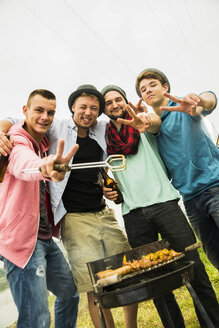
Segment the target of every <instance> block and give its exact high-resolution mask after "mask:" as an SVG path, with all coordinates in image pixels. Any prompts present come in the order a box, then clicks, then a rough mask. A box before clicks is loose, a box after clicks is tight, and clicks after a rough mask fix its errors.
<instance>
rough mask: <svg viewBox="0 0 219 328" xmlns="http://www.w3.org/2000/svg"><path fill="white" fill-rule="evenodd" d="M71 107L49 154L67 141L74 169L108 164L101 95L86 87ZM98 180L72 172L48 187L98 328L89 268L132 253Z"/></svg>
mask: <svg viewBox="0 0 219 328" xmlns="http://www.w3.org/2000/svg"><path fill="white" fill-rule="evenodd" d="M68 106H69V109H70V111H71V113H72V119H66V120H63V121H57V120H56V121H55V123H54V124H53V125H52V126H51V128H50V130H49V132H48V137H49V140H50V144H51V146H50V153H54V150H55V149H56V147H57V142H58V139H59V138H62V139H64V140H65V149H64V154H65V152H67V151H68V149H69V148H71V147H72V145H74V144H76V143H77V144H79V150H78V152H77V155H76V156H74V157H73V160H72V161H71V162H70V164H71V163H86V162H97V161H100V160H105V159H106V157H107V154H106V143H105V137H104V136H105V128H106V122H97V118H98V116H99V115H100V114H101V113H102V112H103V110H104V98H103V96H102V94H101V93H100V92H99V91H98V90H97V89H96V88H95V87H94V86H92V85H82V86H80V87H78V88H77V90H76V91H74V92H73V93H72V94H71V95H70V96H69V99H68ZM4 131H5V130H4ZM98 175H99V171H98V168H92V169H81V170H72V171H70V172H67V173H66V175H65V179H64V180H63V181H62V182H61V183H59V184H58V183H53V182H51V183H50V194H51V204H52V209H53V213H54V221H55V224H58V222H60V221H61V220H62V221H61V237H62V240H63V243H64V246H65V248H66V250H67V253H68V258H69V262H70V265H71V267H72V272H73V275H74V279H75V283H76V285H77V288H78V290H79V292H80V293H82V292H86V293H87V295H88V306H89V311H90V315H91V319H92V322H93V324H94V326H95V327H96V328H100V327H101V320H100V315H99V309H98V306H97V305H96V303H95V298H94V295H93V291H92V290H93V289H92V284H91V279H90V276H89V272H88V268H87V264H86V263H87V262H92V261H95V260H98V259H100V258H104V257H106V256H111V255H114V254H116V253H120V252H123V251H126V250H128V249H130V246H129V243H128V241H127V238H126V236H125V234H124V233H123V231H122V230H121V228H120V227H119V225H118V223H117V220H116V218H115V215H114V212H113V210H112V209H109V208H108V207H107V206H106V204H105V201H104V199H103V192H102V188H101V186H100V184H99V183H98ZM123 309H124V319H125V327H126V328H136V327H137V323H136V317H137V305H135V304H134V305H130V306H126V307H124V308H123ZM102 312H103V315H104V318H105V322H106V326H107V328H114V327H115V326H114V322H113V317H112V314H111V311H110V310H109V309H103V310H102Z"/></svg>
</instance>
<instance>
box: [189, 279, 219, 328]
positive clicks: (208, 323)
mask: <svg viewBox="0 0 219 328" xmlns="http://www.w3.org/2000/svg"><path fill="white" fill-rule="evenodd" d="M183 280H184V283H185V285H186V288H187V289H188V291H189V293H190V295H191V296H192V299H193V302H194V303H195V305H196V306H197V308H198V309H199V311H200V313H201V315H202V318H203V320H204V321H205V323H206V327H208V328H215V326H214V325H213V323H212V321H211V319H210V318H209V315H208V314H207V312H206V311H205V309H204V307H203V305H202V303H201V302H200V300H199V298H198V296H197V294H196V292H195V291H194V289H193V288H192V286H191V284H190V282H189V278H188V276H187V274H183Z"/></svg>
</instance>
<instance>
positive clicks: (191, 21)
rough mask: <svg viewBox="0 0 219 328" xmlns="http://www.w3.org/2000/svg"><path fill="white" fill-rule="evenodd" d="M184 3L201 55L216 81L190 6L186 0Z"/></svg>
mask: <svg viewBox="0 0 219 328" xmlns="http://www.w3.org/2000/svg"><path fill="white" fill-rule="evenodd" d="M184 5H185V9H186V12H187V15H188V17H189V21H190V24H191V27H192V30H193V32H194V35H195V37H196V39H197V42H198V45H199V48H200V53H201V55H202V58H203V59H204V61H205V62H206V66H207V67H208V71H209V72H210V74H211V77H212V79H213V80H214V82H216V81H215V78H214V75H213V72H212V70H211V67H210V65H209V62H208V60H207V57H206V56H205V52H204V48H203V46H202V42H201V41H200V38H199V35H198V32H197V30H196V27H195V24H194V22H193V17H192V15H191V14H190V12H189V8H188V6H187V2H186V1H185V0H184Z"/></svg>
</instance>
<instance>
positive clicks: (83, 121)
mask: <svg viewBox="0 0 219 328" xmlns="http://www.w3.org/2000/svg"><path fill="white" fill-rule="evenodd" d="M99 110H100V103H99V100H98V98H97V97H95V96H93V95H91V96H90V95H86V96H80V97H78V98H76V100H75V102H74V104H73V106H72V111H73V112H74V116H73V120H74V122H75V124H76V126H77V127H78V135H79V137H85V136H87V133H88V129H89V128H90V127H91V126H92V125H94V124H95V123H96V120H97V117H98V114H99Z"/></svg>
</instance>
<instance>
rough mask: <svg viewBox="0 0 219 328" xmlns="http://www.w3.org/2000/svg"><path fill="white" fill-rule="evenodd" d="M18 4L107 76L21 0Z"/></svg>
mask: <svg viewBox="0 0 219 328" xmlns="http://www.w3.org/2000/svg"><path fill="white" fill-rule="evenodd" d="M18 2H20V4H21V5H22V6H23V7H25V8H26V10H28V11H29V12H30V13H31V14H32V15H33V16H34V17H35V18H36V19H37V20H39V21H40V22H41V23H42V24H43V25H44V26H46V27H47V28H48V29H49V30H50V31H52V32H53V33H54V34H55V35H56V36H57V37H58V38H59V39H60V40H62V41H63V42H64V43H65V44H67V45H68V47H70V48H73V49H74V51H75V52H77V53H79V54H80V55H81V56H82V57H83V58H84V59H85V60H86V61H87V62H89V63H90V64H91V65H92V66H93V67H96V69H97V70H98V71H100V72H101V73H102V74H104V75H105V74H108V73H106V72H104V71H103V70H102V69H101V68H100V67H99V66H97V65H96V62H95V61H92V60H91V59H90V57H87V56H86V55H84V53H82V52H81V51H80V50H79V49H78V48H75V47H74V46H73V45H72V43H71V42H69V41H67V40H66V39H64V38H63V36H62V35H61V34H60V33H58V32H57V31H56V29H55V28H53V27H52V26H50V25H49V24H48V23H47V22H45V21H44V20H43V19H42V18H41V17H40V16H38V15H37V14H36V13H35V12H34V11H33V10H32V9H31V8H30V7H28V6H27V5H26V4H25V3H23V1H22V0H18Z"/></svg>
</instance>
